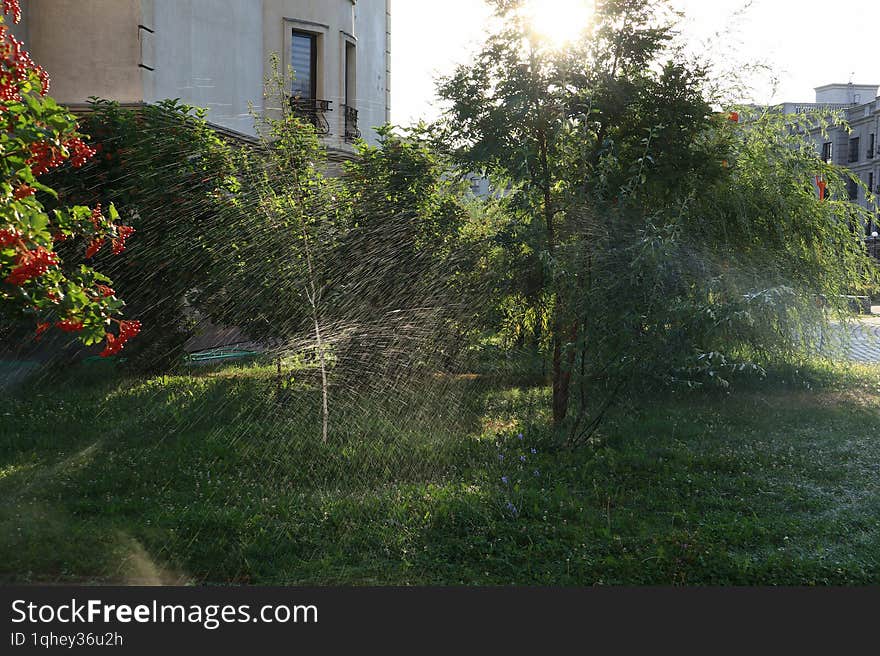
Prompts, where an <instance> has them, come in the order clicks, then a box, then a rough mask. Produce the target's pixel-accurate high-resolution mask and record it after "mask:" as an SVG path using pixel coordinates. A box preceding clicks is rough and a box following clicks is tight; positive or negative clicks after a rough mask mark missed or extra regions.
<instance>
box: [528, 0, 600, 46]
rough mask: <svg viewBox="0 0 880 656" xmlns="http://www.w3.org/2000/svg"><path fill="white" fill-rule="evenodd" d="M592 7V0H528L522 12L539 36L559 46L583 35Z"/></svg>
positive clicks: (588, 22) (589, 19)
mask: <svg viewBox="0 0 880 656" xmlns="http://www.w3.org/2000/svg"><path fill="white" fill-rule="evenodd" d="M594 7H595V5H594V2H593V0H529V1H528V2H527V3H526V4H525V6H524V8H523V14H524V17H525V18H526V20H527V21H528V22H529V24H530V25H531V27H532V29H534V31H535V32H536V33H537V34H538V35H539V36H540V37H541V38H543V39H545V40H547V41H548V42H550V43H552V44H553V45H560V46H561V45H565V44H568V43H572V42H574V41H576V40H577V39H578V38H579V37H581V36H582V35H583V33H584V31H585V30H586V29H587V27H588V26H589V24H590V21H591V20H592V18H593V13H594Z"/></svg>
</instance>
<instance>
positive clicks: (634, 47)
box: [437, 0, 877, 442]
mask: <svg viewBox="0 0 880 656" xmlns="http://www.w3.org/2000/svg"><path fill="white" fill-rule="evenodd" d="M496 4H497V5H498V14H499V18H500V19H501V23H500V28H499V29H498V31H497V32H495V33H493V34H490V35H489V36H488V37H487V40H486V43H485V45H484V48H483V50H482V51H481V52H480V53H479V54H478V55H477V56H476V57H475V58H474V60H473V61H472V63H470V64H468V65H465V66H462V67H460V68H459V69H458V70H457V71H456V73H455V74H454V75H452V76H451V77H450V78H448V79H446V80H445V81H444V82H443V83H442V84H441V87H440V95H441V97H443V98H444V99H446V100H447V101H448V102H449V107H448V111H447V113H446V116H445V118H444V120H443V121H442V122H441V124H440V125H439V126H438V140H437V143H438V144H439V145H440V146H441V147H444V148H445V149H446V150H447V151H448V152H449V153H450V154H451V155H452V156H453V157H454V158H455V159H456V161H458V162H459V163H460V165H461V166H463V167H467V168H469V169H471V170H487V171H489V173H490V174H492V175H493V176H496V177H497V178H498V179H500V180H504V181H509V182H510V186H511V189H512V193H510V194H508V195H507V197H506V198H505V199H503V200H502V201H501V202H500V208H499V209H500V215H501V216H502V217H506V221H505V219H504V218H502V220H501V221H499V222H497V223H496V224H495V228H496V232H495V237H494V245H493V247H492V248H491V249H490V250H489V252H488V257H489V258H490V260H491V261H492V262H493V264H494V266H492V267H491V268H492V269H493V271H494V272H497V273H495V274H494V275H492V276H490V279H491V285H492V288H493V289H494V290H495V293H494V294H493V295H492V297H493V298H495V299H496V303H495V306H496V312H495V315H494V317H493V316H492V315H491V314H489V313H487V314H485V315H484V318H485V319H488V320H493V319H494V321H495V324H494V325H495V326H496V327H497V328H500V330H501V337H502V340H503V341H504V342H505V343H506V344H508V345H509V346H520V347H526V346H529V345H531V346H532V347H537V348H540V349H542V350H544V351H545V352H546V353H547V354H548V356H549V359H550V360H551V377H552V381H553V390H554V391H553V398H552V404H553V411H554V417H555V420H556V424H557V426H558V427H563V426H564V427H565V428H566V430H565V431H564V432H563V433H562V435H563V436H564V437H565V439H567V440H568V441H569V442H572V441H575V442H577V441H579V440H580V439H581V438H585V437H586V436H589V435H590V434H591V432H592V431H593V430H595V428H596V426H597V425H598V423H597V422H598V421H601V418H602V413H603V412H604V411H605V409H606V408H607V404H606V401H603V399H608V400H609V401H610V400H612V399H613V398H614V397H615V396H616V395H617V394H619V393H620V392H621V391H622V390H625V389H626V388H628V387H630V386H631V384H632V382H633V381H636V380H644V379H646V378H647V379H651V380H655V381H658V382H661V381H665V382H667V383H670V382H674V383H685V384H688V385H691V386H693V385H702V384H705V383H706V382H710V381H715V382H719V383H720V384H721V385H727V384H729V381H730V375H731V374H732V373H733V372H736V373H740V372H743V371H751V372H757V373H763V372H764V371H765V369H766V367H767V366H769V365H771V364H773V363H778V362H779V361H784V360H789V361H791V360H796V359H798V358H802V357H804V356H805V354H806V353H809V352H811V351H812V350H813V348H812V347H813V346H814V344H813V340H814V339H815V337H816V335H818V334H819V333H818V331H817V328H816V324H817V322H821V321H823V320H826V319H827V318H828V317H829V316H832V315H834V316H840V313H841V312H842V310H843V309H844V303H843V302H841V296H842V295H843V294H852V293H858V292H860V291H863V290H865V289H867V288H870V287H871V285H874V284H876V281H877V275H876V269H875V267H874V266H873V265H872V264H871V263H870V262H869V260H868V258H867V256H866V253H865V249H864V245H863V243H862V242H861V240H860V233H861V228H860V227H859V226H861V225H862V224H863V223H864V219H865V217H864V216H861V211H860V210H859V209H858V208H856V207H854V206H852V205H851V204H848V203H845V202H838V201H833V202H826V203H822V202H819V200H818V198H817V196H816V192H815V188H814V182H815V180H816V178H817V176H818V177H820V178H825V179H826V180H828V182H829V184H830V185H831V187H832V188H835V189H840V188H841V184H842V180H843V179H844V177H845V176H846V174H845V173H844V172H843V171H841V170H840V169H837V168H835V167H833V166H829V165H826V164H824V163H822V162H820V161H819V160H818V158H817V156H816V153H815V152H814V150H813V146H812V143H811V140H810V138H809V131H810V129H811V128H812V127H813V126H819V127H821V125H822V124H823V123H822V122H823V121H827V120H828V119H827V117H826V118H823V117H801V118H797V119H794V120H793V121H791V120H786V119H783V118H780V117H775V116H774V115H773V114H771V113H764V114H762V115H760V116H756V117H751V116H750V117H749V118H748V119H747V120H746V121H744V122H743V123H742V124H740V123H733V122H732V121H730V120H728V115H726V114H717V113H715V112H713V111H712V105H713V103H714V98H712V97H711V96H710V95H709V88H710V85H709V82H710V81H709V80H708V78H707V73H706V71H705V70H704V69H703V68H701V67H700V66H699V65H695V64H693V63H690V62H688V61H686V60H684V59H682V58H681V57H680V56H679V55H678V54H677V53H676V52H675V51H674V50H672V49H671V48H669V47H668V44H669V43H670V42H671V39H672V35H673V30H674V23H673V22H672V21H671V20H670V19H669V17H670V16H671V12H669V11H668V8H667V3H665V2H654V1H650V0H619V1H617V0H611V1H608V2H602V3H598V5H597V11H596V15H595V19H594V21H593V25H592V27H591V28H590V33H589V34H587V35H585V38H584V40H583V41H582V42H580V43H578V44H575V45H572V46H570V47H566V48H558V47H554V45H553V44H548V43H545V42H543V41H542V40H541V38H540V37H539V36H538V35H536V34H534V32H533V31H532V30H531V29H530V26H529V24H528V22H527V20H526V17H525V16H524V15H523V14H522V12H521V11H520V9H521V4H522V3H521V2H517V1H511V2H497V3H496ZM743 114H744V116H746V115H747V114H746V113H745V112H744V113H743ZM817 305H820V306H821V307H817ZM573 400H574V401H577V403H576V404H575V406H576V412H575V413H572V414H569V406H570V404H571V403H572V401H573ZM588 406H589V407H590V408H592V410H587V407H588ZM597 408H598V410H597ZM590 412H598V413H599V414H598V416H595V417H593V418H592V419H591V418H590V417H589V414H590Z"/></svg>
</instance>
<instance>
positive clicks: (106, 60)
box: [16, 0, 143, 104]
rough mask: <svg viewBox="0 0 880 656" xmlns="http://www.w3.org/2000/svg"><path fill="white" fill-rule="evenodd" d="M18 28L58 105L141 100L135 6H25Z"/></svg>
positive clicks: (65, 0)
mask: <svg viewBox="0 0 880 656" xmlns="http://www.w3.org/2000/svg"><path fill="white" fill-rule="evenodd" d="M22 4H24V5H25V6H26V7H27V17H26V23H23V24H22V25H20V26H19V27H18V28H17V30H16V31H17V32H18V33H19V34H20V35H22V36H24V38H25V46H26V47H27V49H28V50H29V51H30V52H31V55H32V56H33V58H34V61H35V62H37V63H38V64H40V65H41V66H43V68H45V69H46V70H47V71H49V75H50V76H51V77H52V89H51V94H52V96H53V97H54V98H55V99H56V100H58V101H59V102H62V103H67V104H77V103H84V102H87V100H88V98H89V96H100V97H102V98H113V99H114V100H119V101H120V102H140V101H142V100H143V86H142V80H141V70H142V69H141V68H139V64H140V63H141V47H140V41H139V39H138V24H139V23H140V20H141V3H140V0H89V1H88V2H83V0H29V1H28V2H26V3H22Z"/></svg>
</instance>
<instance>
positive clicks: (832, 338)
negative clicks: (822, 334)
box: [827, 308, 880, 364]
mask: <svg viewBox="0 0 880 656" xmlns="http://www.w3.org/2000/svg"><path fill="white" fill-rule="evenodd" d="M875 309H876V310H878V311H880V308H875ZM847 335H848V337H849V339H848V340H847V339H846V337H847ZM827 337H828V343H829V348H828V353H829V354H831V355H838V356H845V357H846V358H847V359H848V360H851V361H852V362H862V363H870V364H880V316H871V317H864V318H861V319H858V320H856V321H854V322H853V323H852V324H850V325H849V326H846V327H845V326H841V325H839V324H837V325H834V326H832V329H831V334H830V335H828V336H827ZM846 342H848V343H846ZM840 351H842V353H841V352H840Z"/></svg>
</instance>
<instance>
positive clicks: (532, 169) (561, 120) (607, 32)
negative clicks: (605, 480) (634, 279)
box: [440, 0, 710, 425]
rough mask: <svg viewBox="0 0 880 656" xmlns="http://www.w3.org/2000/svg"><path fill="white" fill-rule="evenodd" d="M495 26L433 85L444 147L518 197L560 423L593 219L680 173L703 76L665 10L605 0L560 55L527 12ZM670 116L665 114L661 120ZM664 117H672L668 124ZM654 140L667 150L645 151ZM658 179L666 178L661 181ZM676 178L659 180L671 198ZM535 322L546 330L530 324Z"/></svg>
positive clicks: (578, 334)
mask: <svg viewBox="0 0 880 656" xmlns="http://www.w3.org/2000/svg"><path fill="white" fill-rule="evenodd" d="M494 4H495V6H496V10H497V14H498V16H499V18H500V19H501V20H502V27H501V28H500V29H499V30H498V31H497V32H496V33H495V34H492V35H491V36H490V37H489V38H488V39H487V41H486V44H485V46H484V48H483V50H482V52H481V53H480V54H479V55H477V57H476V58H475V60H474V62H473V63H472V64H469V65H467V66H463V67H461V68H459V69H458V71H457V72H456V73H455V74H454V75H453V76H451V77H450V78H448V79H446V80H445V81H444V82H443V83H442V84H441V86H440V95H441V97H443V98H445V99H446V100H447V101H449V102H450V106H449V109H448V111H447V113H446V117H445V121H444V123H443V128H444V131H443V137H442V143H450V144H452V145H453V151H452V152H453V155H454V156H455V157H456V158H457V159H458V160H459V161H460V162H461V165H462V166H468V167H473V168H477V169H479V170H488V171H490V172H491V173H494V174H496V175H499V176H500V177H503V178H506V179H510V180H511V181H512V182H513V183H514V184H515V185H516V187H517V190H518V193H517V194H515V195H514V196H512V199H511V201H510V203H509V207H510V211H511V213H512V216H516V219H515V220H517V221H524V222H526V223H527V224H528V226H529V227H528V228H527V229H523V228H520V229H518V230H517V233H518V234H519V235H521V236H522V238H524V239H525V240H526V244H525V247H526V248H525V250H526V253H527V254H528V257H529V260H530V261H531V262H532V265H533V267H534V269H535V271H534V274H533V275H530V276H526V278H527V279H529V280H531V281H534V284H532V285H531V287H532V288H531V289H529V290H523V291H524V293H525V297H526V298H528V299H530V303H532V304H534V303H537V302H539V301H540V303H541V304H542V305H544V307H541V308H540V309H539V311H540V312H544V313H546V314H548V315H549V319H548V321H547V322H546V323H547V325H548V326H549V332H550V343H551V358H552V384H553V417H554V422H555V423H556V424H557V425H560V424H561V423H562V422H564V421H565V419H566V417H567V415H568V409H569V403H570V399H571V384H572V373H573V371H574V366H575V359H576V345H577V344H578V343H579V342H584V341H585V340H586V339H587V336H586V335H584V334H583V332H582V331H583V328H584V326H583V322H582V321H581V320H580V318H579V317H578V312H577V309H576V305H577V298H578V297H579V296H581V295H583V294H584V293H587V291H588V290H587V289H586V286H587V285H589V284H590V279H591V276H590V273H589V267H590V266H591V265H590V262H591V258H592V256H591V255H590V251H591V248H592V247H593V245H594V238H595V236H596V235H595V234H594V235H592V236H591V235H589V234H587V233H588V232H591V231H593V232H595V231H597V230H598V228H599V226H598V224H597V222H596V221H595V220H594V219H595V218H596V216H597V215H598V214H601V213H602V212H604V211H605V210H606V209H608V208H612V207H613V206H614V205H615V204H619V203H620V201H621V196H622V195H623V194H625V193H626V192H627V190H628V189H630V188H631V187H632V184H633V182H634V180H635V181H637V182H638V183H640V184H642V183H644V182H645V181H646V180H647V176H646V175H645V172H646V168H647V166H648V165H649V166H650V168H652V169H653V170H654V171H658V170H665V171H667V172H669V171H670V170H672V169H676V170H678V176H679V178H680V179H688V178H689V176H688V175H687V173H688V171H689V170H694V169H697V168H699V166H700V164H701V163H702V162H703V161H705V160H706V159H707V158H706V156H705V155H704V154H700V156H699V157H695V156H694V154H695V153H694V152H693V151H694V150H695V148H694V147H693V146H691V144H693V143H694V140H693V138H692V137H693V135H694V134H695V133H698V132H699V131H700V130H701V129H703V128H704V127H705V125H706V123H707V121H708V116H709V114H710V107H709V105H708V103H707V102H706V100H705V99H704V98H703V97H702V94H701V93H700V82H701V71H700V70H699V69H690V68H688V67H687V66H686V65H685V64H684V63H683V62H680V61H676V60H675V59H674V58H670V59H669V60H668V61H666V62H665V63H664V62H663V61H662V58H663V57H664V56H665V55H666V54H667V53H666V52H665V50H664V46H665V45H666V44H667V43H668V42H669V41H670V39H671V37H672V26H671V24H670V23H669V22H665V21H663V20H662V19H661V10H662V9H663V5H664V3H662V2H653V1H650V0H607V1H605V2H599V3H597V6H596V13H595V19H594V23H593V25H592V27H591V32H590V33H589V34H587V33H585V35H584V40H583V41H582V42H580V43H577V44H573V45H571V46H570V47H566V48H558V47H556V46H555V45H554V44H550V43H547V42H545V41H543V40H542V39H541V37H540V36H539V35H537V34H536V33H535V32H534V30H533V29H532V28H531V26H530V24H529V22H528V17H527V12H525V11H524V6H525V3H524V2H521V1H518V0H498V1H496V2H495V3H494ZM667 119H669V120H668V121H667ZM664 121H667V122H664ZM655 144H660V145H662V146H663V149H662V150H661V151H659V152H661V153H662V155H659V156H656V157H654V158H653V159H652V158H651V154H652V153H654V152H655V151H658V149H656V148H654V146H655ZM657 179H658V180H659V179H661V176H657ZM674 180H675V177H674V176H673V175H666V176H665V182H664V183H660V187H661V188H662V189H663V191H664V193H666V194H672V193H673V192H672V188H674V187H676V186H677V184H676V183H675V182H674ZM536 324H537V325H541V322H536Z"/></svg>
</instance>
